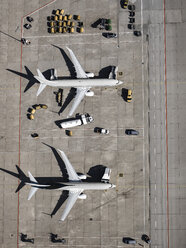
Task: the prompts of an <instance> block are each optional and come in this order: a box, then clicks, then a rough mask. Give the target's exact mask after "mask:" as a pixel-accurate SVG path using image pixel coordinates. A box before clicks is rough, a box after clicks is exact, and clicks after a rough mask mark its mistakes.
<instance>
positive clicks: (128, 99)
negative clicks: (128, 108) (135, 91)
mask: <svg viewBox="0 0 186 248" xmlns="http://www.w3.org/2000/svg"><path fill="white" fill-rule="evenodd" d="M131 101H132V90H128V93H127V102H131Z"/></svg>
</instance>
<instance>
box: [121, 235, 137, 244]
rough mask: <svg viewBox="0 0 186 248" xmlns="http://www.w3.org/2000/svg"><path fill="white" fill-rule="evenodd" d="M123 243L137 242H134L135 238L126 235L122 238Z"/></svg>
mask: <svg viewBox="0 0 186 248" xmlns="http://www.w3.org/2000/svg"><path fill="white" fill-rule="evenodd" d="M123 243H125V244H136V243H137V242H136V240H135V239H132V238H129V237H126V238H123Z"/></svg>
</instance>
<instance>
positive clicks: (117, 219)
mask: <svg viewBox="0 0 186 248" xmlns="http://www.w3.org/2000/svg"><path fill="white" fill-rule="evenodd" d="M58 8H59V9H64V10H65V13H66V14H79V15H80V16H81V20H82V21H83V22H84V27H85V32H84V33H82V34H80V33H77V32H75V33H74V34H69V33H67V34H58V33H56V34H49V33H48V27H47V17H48V16H50V15H51V13H52V11H53V10H55V9H58ZM98 10H99V11H98ZM0 14H1V15H0V16H1V20H2V21H1V30H0V71H1V77H0V94H1V97H0V103H1V104H0V122H1V129H0V162H1V168H5V169H7V170H11V171H14V172H16V168H15V164H18V166H20V168H21V169H22V170H23V171H24V172H25V173H27V171H30V172H31V173H32V175H33V176H36V177H37V176H48V177H50V176H60V175H61V174H60V171H59V167H58V164H57V161H56V159H55V156H54V154H53V152H52V150H51V149H50V148H49V147H48V146H46V145H45V144H47V145H49V146H52V147H54V148H56V149H60V150H63V151H64V152H65V153H66V155H67V156H68V158H69V160H70V162H71V163H72V165H73V166H74V169H75V170H76V171H77V172H81V173H87V172H88V171H89V169H90V168H91V167H93V166H96V165H104V166H107V167H108V168H111V169H112V173H111V180H110V182H111V183H114V184H116V185H117V187H116V188H115V189H112V190H109V191H104V192H101V191H96V192H95V191H89V192H87V199H86V200H80V199H79V200H77V202H76V204H75V206H74V207H73V209H72V210H71V212H70V214H69V215H68V217H67V219H66V220H65V222H60V221H59V219H60V217H61V214H62V211H63V209H64V206H62V207H61V209H59V210H58V212H57V214H56V215H55V216H53V218H52V219H51V218H50V216H49V215H48V214H50V213H51V212H52V210H53V208H54V206H55V205H56V203H57V201H58V199H59V196H60V192H58V191H46V190H38V192H37V193H36V195H35V196H34V197H33V198H32V199H31V200H30V201H27V198H28V193H29V190H30V188H29V186H25V187H24V188H23V189H22V190H21V191H20V192H19V194H15V193H14V192H15V190H16V188H17V185H18V182H17V179H15V178H14V177H11V176H10V175H8V174H5V173H3V172H1V173H0V186H1V187H0V190H1V194H0V244H1V247H3V248H15V247H16V246H17V247H45V248H46V247H54V246H56V244H55V245H54V244H53V243H51V241H50V233H56V234H58V236H59V237H60V238H64V239H65V240H66V243H65V244H61V246H63V247H71V248H75V247H94V248H98V247H99V248H100V247H113V248H115V247H128V246H127V245H125V244H123V242H122V239H123V237H126V236H127V237H132V238H134V239H136V240H137V242H139V243H141V244H143V245H144V247H148V245H147V244H145V243H143V241H141V235H142V234H144V233H146V234H149V232H150V219H149V199H150V198H149V139H148V131H149V129H148V89H149V88H148V40H147V38H146V33H145V32H144V33H143V34H142V36H141V37H136V36H134V35H133V31H132V30H129V29H128V28H127V25H128V16H129V13H128V10H124V9H122V8H121V6H120V4H119V1H108V0H99V1H98V0H94V1H86V0H84V1H72V0H70V1H58V0H56V1H51V2H49V3H47V2H46V1H43V0H42V1H39V2H38V1H28V0H27V1H18V2H16V1H13V0H9V1H5V0H3V1H2V2H1V9H0ZM28 15H30V16H32V17H33V18H34V21H33V22H32V23H31V24H32V28H31V29H29V30H26V29H24V28H23V25H24V24H25V23H26V22H27V21H26V17H27V16H28ZM12 16H14V20H13V21H12ZM99 18H110V19H111V20H112V32H115V33H117V35H118V37H117V38H116V39H106V38H105V37H103V36H102V30H99V28H93V27H91V24H93V23H94V22H96V21H97V20H98V19H99ZM135 18H136V27H137V28H138V29H139V30H140V29H141V26H142V24H143V16H142V11H141V4H140V1H136V17H135ZM21 38H26V39H29V40H30V41H31V44H30V45H23V44H22V43H21V42H20V40H21ZM66 46H68V47H69V48H71V49H72V50H73V52H74V54H75V55H76V57H77V59H78V60H79V62H80V63H81V65H82V67H83V68H84V70H85V71H87V72H93V73H94V74H95V75H96V76H100V77H104V78H106V77H108V75H109V69H110V66H118V72H122V73H120V75H118V79H119V80H122V81H123V82H124V84H123V85H120V86H119V87H117V88H115V87H113V88H107V89H102V88H94V89H92V90H93V91H94V93H95V95H94V96H93V97H85V98H84V100H83V101H82V102H81V104H80V105H79V107H78V109H77V111H76V112H77V113H89V114H90V115H92V116H93V118H94V122H93V123H91V124H88V125H86V126H81V127H76V128H74V129H72V132H73V136H72V137H69V136H67V135H66V134H65V130H62V129H60V128H59V127H58V126H57V125H56V124H55V121H56V120H61V119H65V118H66V117H67V115H68V112H69V110H70V107H71V104H72V103H69V105H68V106H67V107H66V109H65V110H64V111H63V112H62V113H61V115H60V116H59V115H58V112H59V111H60V107H59V106H58V105H57V103H56V100H55V97H56V96H55V94H54V92H56V91H57V88H52V87H46V88H45V90H44V91H43V92H42V93H41V95H39V97H36V92H37V90H38V83H37V82H35V81H34V80H33V75H36V73H37V72H36V69H37V68H39V69H40V70H41V71H42V72H44V73H45V75H49V70H50V69H51V68H55V69H56V70H57V74H58V77H69V76H71V74H70V71H71V70H72V68H73V67H72V65H71V64H70V58H69V54H68V51H67V50H66ZM65 59H66V60H65ZM69 65H70V66H69ZM28 84H29V85H28ZM28 86H29V87H30V86H31V87H30V88H29V89H28ZM122 88H124V89H132V92H133V100H132V102H131V103H127V102H126V101H124V99H123V98H122V97H121V93H122ZM69 90H70V88H69V89H64V91H63V99H64V100H63V102H64V101H65V99H66V97H67V96H68V93H69ZM40 103H42V104H47V105H48V109H46V110H44V109H41V110H36V113H35V119H34V120H29V119H28V118H27V113H28V109H29V108H30V107H32V105H34V104H40ZM97 126H98V127H104V128H107V129H109V130H110V134H109V135H105V136H104V135H99V134H96V133H94V131H93V130H94V128H95V127H97ZM127 128H133V129H136V130H138V131H139V133H140V134H139V136H137V137H132V136H127V135H125V129H127ZM31 133H38V134H39V138H38V139H33V138H32V137H31ZM43 143H45V144H43ZM85 193H86V192H85ZM20 233H24V234H27V235H28V237H29V238H34V244H29V243H25V242H22V241H20V236H19V235H20ZM138 246H139V245H136V247H138ZM139 247H140V246H139Z"/></svg>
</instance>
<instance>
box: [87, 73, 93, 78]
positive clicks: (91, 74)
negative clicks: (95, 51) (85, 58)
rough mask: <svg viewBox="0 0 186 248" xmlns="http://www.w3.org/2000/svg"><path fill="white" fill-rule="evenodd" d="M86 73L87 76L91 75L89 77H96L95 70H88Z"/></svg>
mask: <svg viewBox="0 0 186 248" xmlns="http://www.w3.org/2000/svg"><path fill="white" fill-rule="evenodd" d="M86 75H87V77H89V78H92V77H94V73H93V72H88V73H86Z"/></svg>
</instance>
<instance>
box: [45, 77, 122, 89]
mask: <svg viewBox="0 0 186 248" xmlns="http://www.w3.org/2000/svg"><path fill="white" fill-rule="evenodd" d="M121 83H123V82H121V81H119V80H116V79H106V78H100V79H89V78H82V79H79V78H77V79H63V80H53V81H50V80H46V82H45V84H46V85H48V86H52V87H74V88H78V87H109V86H110V87H112V86H115V85H118V84H121Z"/></svg>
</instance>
